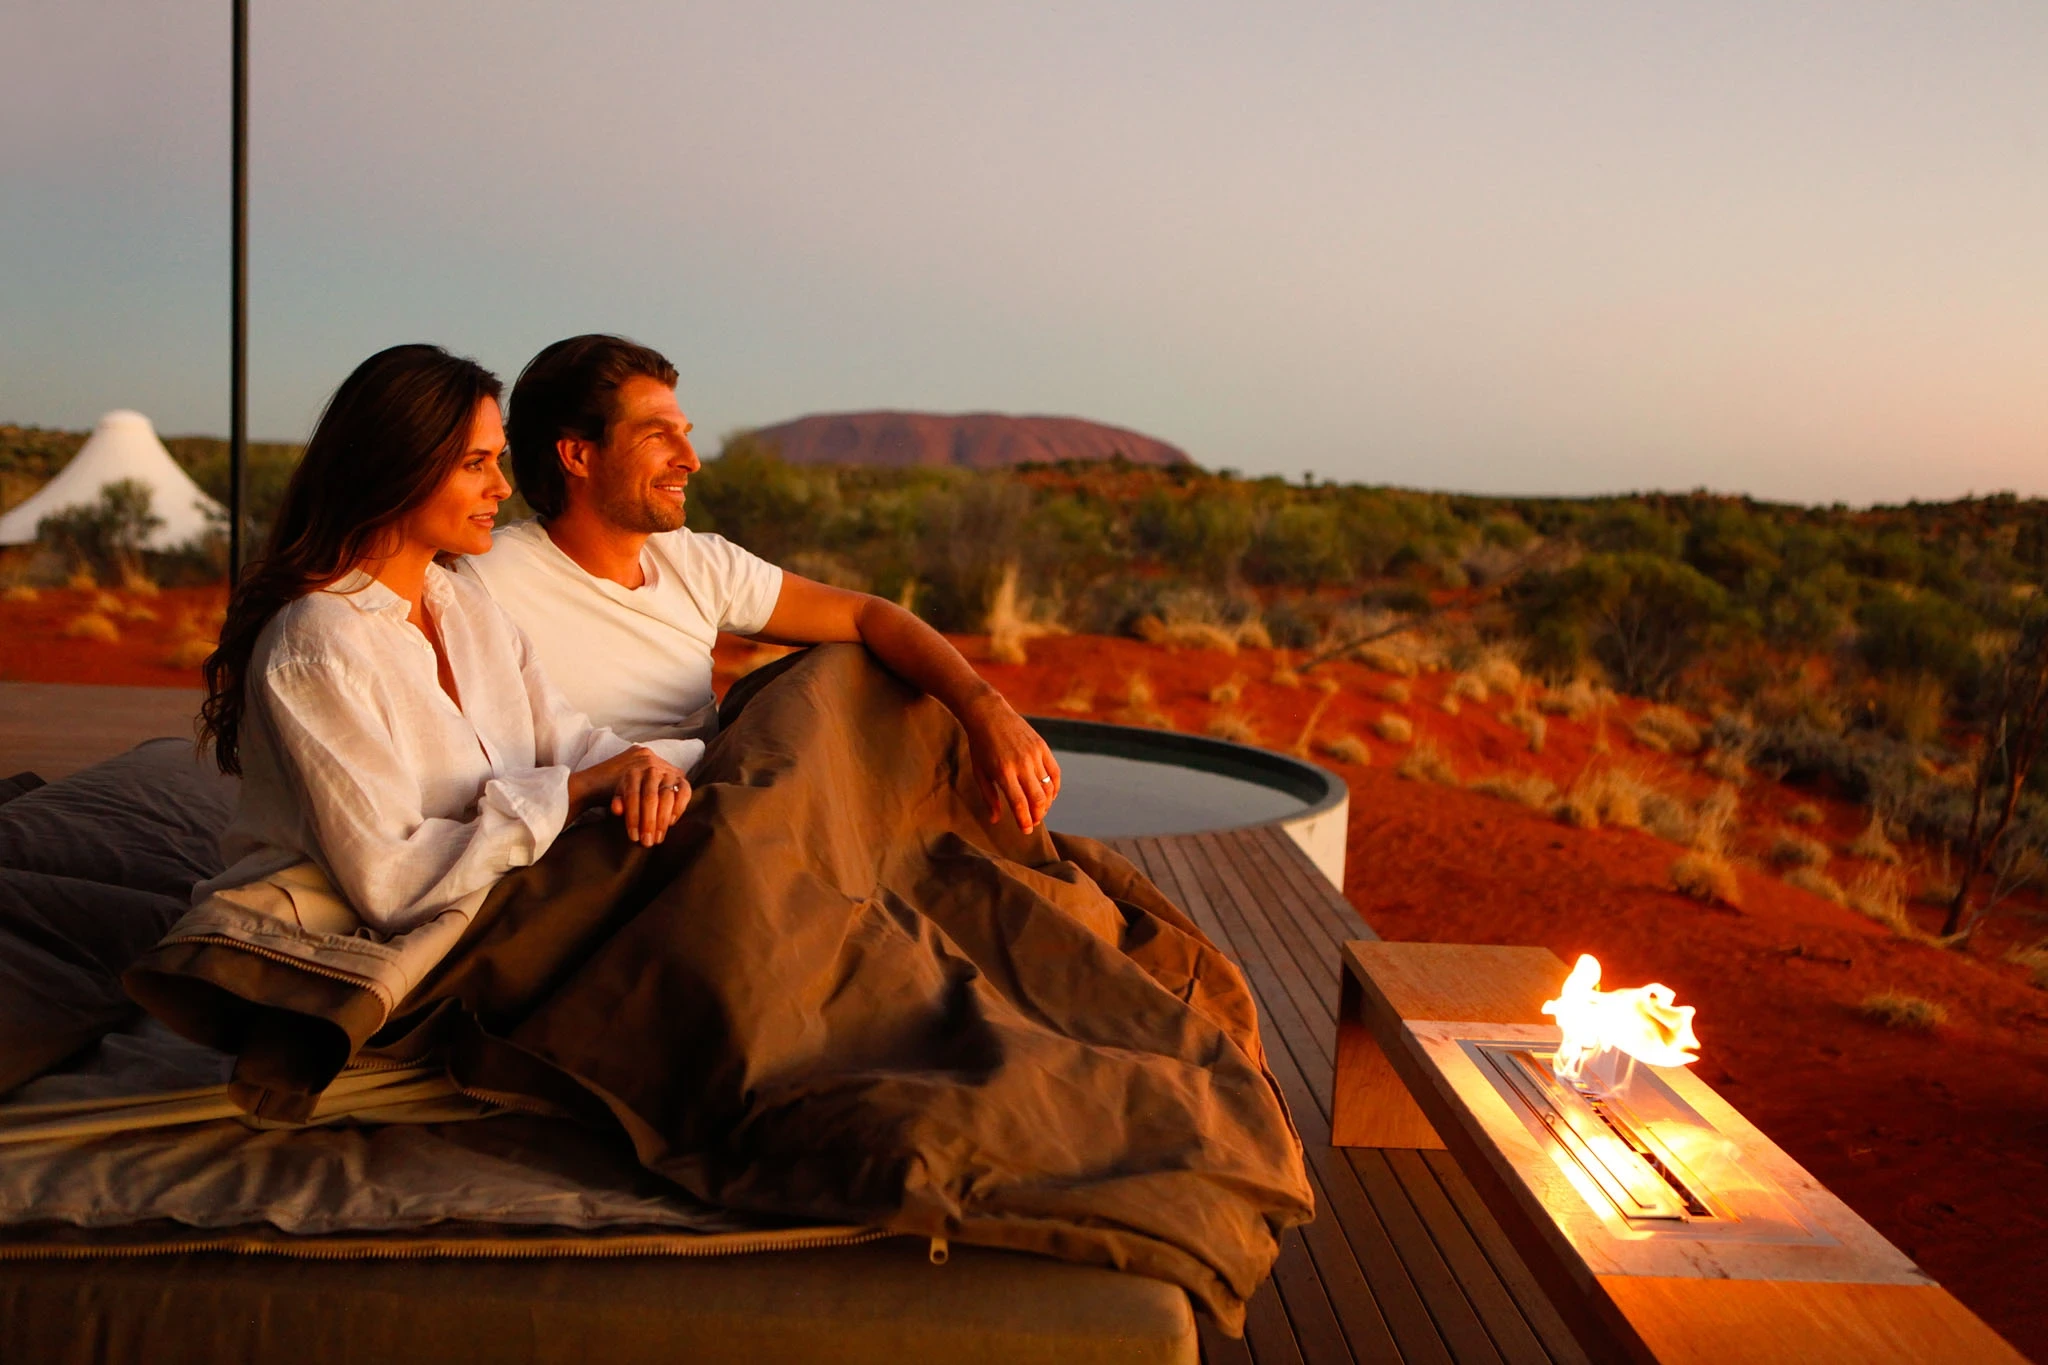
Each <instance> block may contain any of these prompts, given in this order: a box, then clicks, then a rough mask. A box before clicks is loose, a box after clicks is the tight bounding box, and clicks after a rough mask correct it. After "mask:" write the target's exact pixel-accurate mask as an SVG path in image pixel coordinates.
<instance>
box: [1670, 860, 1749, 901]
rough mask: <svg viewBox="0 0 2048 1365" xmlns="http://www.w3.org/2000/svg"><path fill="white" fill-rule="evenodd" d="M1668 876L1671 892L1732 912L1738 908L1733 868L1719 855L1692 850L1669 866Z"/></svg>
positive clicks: (1739, 889)
mask: <svg viewBox="0 0 2048 1365" xmlns="http://www.w3.org/2000/svg"><path fill="white" fill-rule="evenodd" d="M1669 876H1670V878H1671V887H1672V889H1673V890H1675V891H1677V892H1678V893H1679V894H1680V895H1685V896H1690V897H1692V898H1693V899H1694V900H1696V901H1704V902H1706V903H1707V904H1709V905H1712V904H1715V903H1717V902H1718V903H1719V904H1721V905H1726V906H1729V907H1731V908H1733V909H1741V908H1742V883H1741V881H1740V880H1738V879H1737V878H1736V876H1735V868H1734V866H1733V865H1732V864H1731V863H1729V861H1728V860H1727V859H1726V858H1724V857H1722V856H1721V855H1720V854H1719V853H1707V852H1702V851H1701V850H1698V849H1694V850H1693V851H1692V852H1690V853H1683V854H1680V855H1679V857H1678V860H1677V861H1676V862H1674V863H1672V864H1671V871H1670V873H1669Z"/></svg>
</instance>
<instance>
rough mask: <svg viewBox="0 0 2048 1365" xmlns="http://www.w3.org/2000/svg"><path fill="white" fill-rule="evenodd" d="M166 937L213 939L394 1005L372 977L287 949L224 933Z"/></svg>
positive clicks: (388, 1006) (185, 940) (186, 940)
mask: <svg viewBox="0 0 2048 1365" xmlns="http://www.w3.org/2000/svg"><path fill="white" fill-rule="evenodd" d="M169 941H170V942H173V943H215V944H219V945H220V946H221V947H223V948H233V949H236V950H238V951H240V952H244V953H253V954H255V955H256V956H257V957H267V958H269V959H270V960H271V961H272V962H279V963H283V964H284V965H285V966H287V967H296V968H298V969H299V970H300V971H302V972H311V973H312V974H313V975H314V976H324V977H328V978H330V979H332V980H335V981H339V982H342V983H343V984H345V985H350V986H354V987H355V988H356V989H357V990H359V991H368V992H369V993H370V994H372V995H374V996H376V997H377V998H378V999H379V1000H382V1001H383V1002H384V1008H385V1009H387V1010H392V1009H396V1008H398V1002H397V1001H396V1000H393V999H392V998H391V992H390V991H389V990H387V989H386V988H385V987H384V986H383V985H381V984H379V983H378V982H375V981H372V980H371V979H370V978H368V977H366V976H356V975H353V974H351V973H349V972H344V971H341V970H340V969H338V968H335V967H323V966H321V965H320V964H319V963H317V962H308V961H306V959H304V958H302V957H293V956H292V955H291V954H289V953H280V952H278V951H277V950H276V949H275V948H262V947H258V946H257V945H256V944H253V943H244V942H242V940H240V939H238V938H229V937H228V936H227V935H226V934H186V935H183V936H181V937H178V938H175V939H172V940H169Z"/></svg>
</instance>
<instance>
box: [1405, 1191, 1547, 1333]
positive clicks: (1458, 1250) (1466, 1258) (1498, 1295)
mask: <svg viewBox="0 0 2048 1365" xmlns="http://www.w3.org/2000/svg"><path fill="white" fill-rule="evenodd" d="M1381 1155H1382V1156H1384V1157H1385V1158H1386V1162H1387V1166H1388V1168H1389V1169H1391V1170H1392V1171H1393V1173H1394V1178H1395V1179H1396V1180H1398V1181H1400V1182H1401V1189H1402V1192H1403V1193H1405V1194H1406V1195H1407V1196H1408V1202H1409V1203H1411V1204H1413V1205H1414V1206H1415V1212H1416V1213H1417V1214H1419V1215H1420V1216H1421V1218H1422V1225H1423V1226H1424V1227H1425V1228H1427V1229H1428V1230H1429V1235H1430V1237H1431V1239H1432V1240H1433V1241H1435V1243H1436V1249H1437V1251H1438V1252H1439V1253H1441V1254H1442V1256H1443V1258H1444V1263H1445V1264H1446V1265H1448V1266H1449V1267H1450V1268H1451V1274H1452V1275H1454V1276H1455V1277H1456V1278H1457V1281H1458V1285H1459V1287H1460V1288H1462V1289H1463V1290H1464V1291H1465V1297H1466V1299H1467V1300H1468V1301H1470V1303H1471V1304H1472V1310H1473V1311H1474V1312H1475V1313H1477V1314H1478V1315H1479V1321H1480V1324H1481V1325H1482V1326H1483V1327H1485V1328H1486V1334H1487V1335H1488V1336H1489V1337H1491V1338H1493V1344H1494V1347H1495V1349H1497V1350H1498V1351H1499V1352H1500V1354H1501V1359H1503V1360H1505V1361H1507V1362H1509V1365H1548V1362H1549V1360H1550V1354H1549V1352H1547V1351H1545V1350H1544V1349H1543V1343H1542V1342H1540V1341H1538V1340H1537V1338H1536V1333H1535V1331H1534V1330H1533V1329H1532V1328H1531V1327H1530V1326H1529V1324H1528V1322H1527V1321H1526V1320H1525V1319H1524V1318H1523V1317H1522V1312H1521V1309H1520V1308H1518V1307H1517V1306H1516V1304H1515V1300H1514V1296H1513V1295H1512V1294H1510V1293H1508V1291H1507V1287H1506V1286H1505V1285H1503V1284H1502V1283H1501V1280H1500V1276H1499V1275H1497V1274H1496V1273H1494V1268H1493V1265H1492V1263H1491V1262H1490V1261H1488V1260H1487V1259H1486V1253H1485V1252H1483V1251H1481V1250H1480V1248H1479V1243H1478V1242H1477V1241H1476V1240H1474V1239H1473V1236H1472V1234H1471V1232H1469V1231H1468V1230H1467V1229H1466V1227H1465V1220H1464V1219H1463V1218H1461V1217H1459V1215H1458V1211H1457V1210H1456V1209H1455V1208H1453V1207H1452V1206H1451V1201H1450V1199H1449V1198H1448V1197H1447V1196H1446V1195H1445V1194H1444V1192H1443V1190H1442V1189H1441V1188H1440V1187H1439V1186H1438V1185H1437V1183H1436V1177H1435V1176H1434V1175H1432V1174H1431V1173H1430V1170H1429V1167H1428V1166H1426V1165H1424V1164H1423V1161H1422V1154H1421V1153H1420V1152H1412V1151H1410V1152H1402V1151H1389V1152H1383V1153H1381Z"/></svg>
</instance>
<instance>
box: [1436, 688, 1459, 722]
mask: <svg viewBox="0 0 2048 1365" xmlns="http://www.w3.org/2000/svg"><path fill="white" fill-rule="evenodd" d="M1436 704H1437V705H1438V706H1440V707H1442V708H1443V713H1444V714H1445V715H1447V716H1455V715H1457V714H1458V712H1460V711H1462V710H1464V709H1465V703H1463V702H1461V701H1459V700H1458V694H1457V693H1456V692H1446V693H1444V694H1443V696H1441V697H1439V698H1437V703H1436Z"/></svg>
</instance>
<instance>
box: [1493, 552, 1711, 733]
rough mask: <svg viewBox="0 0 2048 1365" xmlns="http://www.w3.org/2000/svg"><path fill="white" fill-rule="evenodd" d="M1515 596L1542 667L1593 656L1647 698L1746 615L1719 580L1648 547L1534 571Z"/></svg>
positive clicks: (1560, 668)
mask: <svg viewBox="0 0 2048 1365" xmlns="http://www.w3.org/2000/svg"><path fill="white" fill-rule="evenodd" d="M1509 597H1510V599H1511V601H1512V604H1513V606H1514V608H1515V610H1516V614H1517V616H1518V618H1519V620H1520V622H1521V626H1522V630H1523V633H1524V635H1525V636H1526V638H1527V639H1528V641H1529V650H1530V657H1531V658H1532V659H1533V660H1534V661H1535V662H1536V663H1537V665H1538V666H1539V667H1540V668H1542V669H1544V670H1545V671H1547V672H1549V673H1551V674H1553V675H1556V674H1564V673H1571V672H1574V671H1575V670H1576V669H1577V668H1578V667H1579V665H1580V664H1581V663H1582V662H1583V661H1584V660H1585V659H1587V658H1588V657H1591V658H1593V659H1596V660H1598V661H1599V663H1600V665H1601V666H1602V667H1603V668H1605V669H1606V670H1607V674H1608V676H1609V677H1610V678H1612V679H1613V680H1614V682H1615V684H1616V685H1617V686H1618V687H1620V688H1621V689H1622V690H1623V691H1627V692H1633V693H1636V694H1638V695H1641V696H1649V697H1657V696H1663V695H1664V694H1665V693H1666V692H1668V691H1669V690H1670V688H1671V685H1672V684H1673V683H1674V682H1676V681H1677V679H1678V676H1679V674H1681V673H1683V672H1684V671H1685V670H1686V669H1687V668H1688V667H1690V666H1691V664H1692V663H1693V662H1694V660H1696V659H1697V658H1699V656H1700V655H1701V654H1702V653H1703V652H1705V651H1706V650H1707V649H1708V648H1710V647H1712V646H1713V645H1715V644H1716V643H1718V642H1719V641H1720V640H1721V639H1722V638H1723V637H1724V636H1725V635H1727V633H1728V632H1729V631H1730V630H1731V629H1733V628H1734V627H1735V626H1736V625H1738V624H1739V623H1740V620H1741V617H1740V613H1739V612H1738V611H1737V609H1736V607H1735V605H1734V603H1733V602H1731V601H1730V599H1729V597H1728V593H1727V591H1726V590H1725V589H1723V588H1722V587H1721V585H1720V584H1718V583H1715V582H1714V581H1713V580H1712V579H1709V578H1707V577H1705V576H1704V575H1702V574H1701V573H1699V571H1698V570H1696V569H1693V568H1691V567H1690V566H1688V565H1685V564H1682V563H1679V562H1677V561H1674V560H1670V559H1663V558H1659V557H1657V556H1655V555H1649V554H1642V553H1629V554H1613V555H1589V556H1588V557H1586V558H1585V559H1583V560H1581V561H1580V562H1579V563H1577V564H1575V565H1573V566H1571V567H1570V568H1568V569H1561V570H1556V571H1553V572H1548V573H1540V574H1531V575H1529V576H1528V577H1526V578H1524V579H1522V580H1521V581H1520V582H1519V583H1517V584H1516V585H1515V586H1514V588H1513V590H1512V591H1511V592H1510V593H1509Z"/></svg>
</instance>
